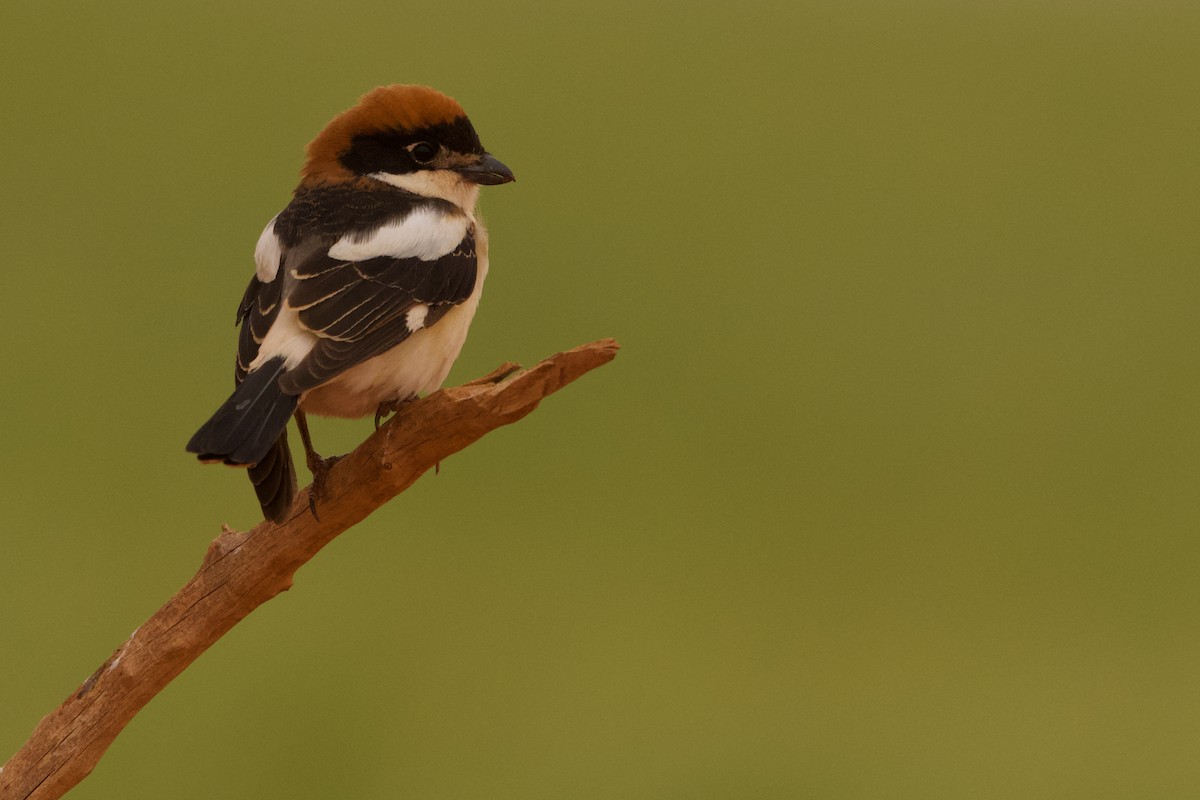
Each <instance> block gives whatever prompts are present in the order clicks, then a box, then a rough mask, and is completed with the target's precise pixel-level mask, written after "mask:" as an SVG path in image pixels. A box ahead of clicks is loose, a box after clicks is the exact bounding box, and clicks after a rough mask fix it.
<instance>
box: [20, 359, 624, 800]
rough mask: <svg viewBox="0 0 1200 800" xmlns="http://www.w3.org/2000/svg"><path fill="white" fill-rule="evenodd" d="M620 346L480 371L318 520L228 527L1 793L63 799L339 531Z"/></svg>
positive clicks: (57, 719) (403, 415)
mask: <svg viewBox="0 0 1200 800" xmlns="http://www.w3.org/2000/svg"><path fill="white" fill-rule="evenodd" d="M616 353H617V343H616V342H615V341H613V340H612V339H604V340H601V341H598V342H593V343H591V344H586V345H582V346H580V347H576V348H575V349H573V350H568V351H566V352H564V353H558V354H556V355H553V356H551V357H550V358H548V359H546V360H545V361H542V362H541V363H540V364H538V365H537V366H535V367H533V368H532V369H529V370H525V371H518V370H519V367H517V365H515V364H505V365H504V366H502V367H500V368H499V369H497V370H495V371H494V372H492V373H491V374H490V375H488V376H485V377H484V378H480V379H478V380H475V381H471V382H470V383H467V384H464V385H463V386H457V387H454V388H451V389H443V390H441V391H438V392H434V393H433V394H431V395H429V396H428V397H426V398H424V399H422V400H419V401H417V402H415V403H413V404H411V405H408V406H405V407H404V408H402V409H401V410H400V411H399V412H398V413H397V414H396V416H395V417H394V418H393V419H391V420H389V421H388V422H387V423H386V424H385V425H383V426H382V427H380V429H379V430H378V431H376V432H375V433H374V434H372V435H371V436H370V438H368V439H367V440H366V441H365V442H363V443H362V444H361V445H359V446H358V448H356V449H355V450H354V451H353V452H352V453H349V454H348V455H347V456H345V457H344V458H343V459H342V460H341V461H339V462H338V463H337V464H336V465H335V466H334V467H333V469H332V470H331V471H330V473H329V476H328V481H327V484H326V491H325V495H324V497H323V499H322V500H321V502H320V504H319V506H318V509H317V510H318V513H319V514H320V519H319V520H318V519H315V518H314V517H313V515H312V514H310V513H309V510H308V492H309V491H310V490H305V491H302V492H300V493H299V496H298V497H297V499H296V502H295V503H294V504H293V506H292V509H291V512H290V515H289V518H288V519H287V520H286V521H284V522H282V523H280V524H278V525H276V524H273V523H270V522H262V523H260V524H259V525H258V526H257V527H255V528H254V529H253V530H250V531H247V532H239V531H235V530H232V529H230V528H228V527H226V528H224V530H223V531H222V533H221V535H220V536H218V537H217V538H216V539H214V540H213V541H212V543H211V544H210V545H209V547H208V552H207V553H206V554H205V556H204V561H203V563H202V564H201V566H200V570H199V571H198V572H197V573H196V575H195V577H193V578H192V579H191V580H190V581H188V582H187V583H186V584H185V585H184V586H183V588H182V589H180V590H179V591H178V592H177V593H176V594H175V596H174V597H172V598H171V599H170V600H168V601H167V603H166V605H164V606H163V607H162V608H160V609H159V610H158V611H157V612H156V613H155V614H154V615H153V616H152V617H150V619H148V620H147V621H146V622H145V623H144V624H143V625H142V626H141V627H140V628H138V629H137V630H136V631H134V632H133V634H132V635H131V636H130V637H129V639H128V640H127V641H126V642H125V643H124V644H122V645H121V646H120V647H118V648H117V649H116V651H115V652H114V653H113V654H112V655H111V656H110V657H109V658H108V660H107V661H105V662H104V663H103V664H101V665H100V668H99V669H97V670H96V671H95V672H94V673H93V674H92V675H91V677H89V678H88V679H87V680H86V681H84V682H83V684H82V685H81V686H80V687H79V688H78V689H77V690H76V691H75V692H72V693H71V695H70V696H69V697H68V698H67V699H66V700H65V701H63V703H62V705H61V706H59V707H58V709H56V710H55V711H53V712H52V713H50V714H49V715H48V716H46V717H45V718H43V719H42V721H41V722H40V723H39V724H38V726H37V728H36V729H35V730H34V732H33V735H32V736H31V737H30V738H29V741H27V742H26V743H25V745H24V746H23V747H22V748H21V749H20V750H18V751H17V753H16V754H15V755H13V757H12V758H11V759H9V761H8V763H7V764H5V765H4V767H3V772H0V800H52V798H57V797H61V796H62V795H63V794H65V793H66V792H67V791H68V790H70V789H71V787H73V786H75V784H77V783H79V781H81V780H83V779H84V778H85V777H87V775H88V773H90V772H91V771H92V768H93V767H95V766H96V764H97V762H99V760H100V758H101V756H103V755H104V752H105V750H107V749H108V746H109V745H110V744H112V742H113V740H114V739H115V738H116V737H117V734H119V733H120V732H121V730H122V729H123V728H124V727H125V725H126V724H128V723H129V721H130V720H131V719H133V717H134V715H136V714H137V712H138V711H140V710H141V708H142V707H143V706H144V705H146V703H148V702H149V701H150V700H151V698H153V697H154V696H155V695H156V694H158V693H159V692H160V691H162V690H163V689H164V688H165V687H166V685H167V684H168V683H170V682H171V680H172V679H174V678H175V676H176V675H178V674H179V673H181V672H183V670H184V669H186V668H187V666H188V665H189V664H191V663H192V662H193V661H194V660H196V658H197V657H198V656H199V655H200V654H201V653H203V652H204V651H205V650H207V649H208V648H209V647H210V646H211V645H212V644H213V643H214V642H216V641H217V640H218V639H220V638H221V636H223V635H224V634H225V633H226V632H227V631H228V630H229V629H230V628H232V627H233V626H234V625H236V624H237V623H238V622H239V621H240V620H241V619H242V618H244V617H245V616H246V615H248V614H249V613H250V612H251V611H253V610H254V609H255V608H257V607H258V606H259V605H261V604H263V603H265V602H266V601H267V600H270V599H271V598H272V597H274V596H275V595H277V594H279V593H280V592H283V591H286V590H287V589H289V588H291V585H292V578H293V575H294V574H295V572H296V570H297V569H299V568H300V566H301V565H303V564H304V563H306V562H307V561H308V560H309V559H311V558H312V557H313V556H315V555H316V554H317V552H318V551H319V550H320V549H321V548H322V547H324V546H325V545H327V544H328V543H329V542H331V541H333V539H334V538H335V537H336V536H338V534H340V533H342V532H343V531H345V530H346V529H348V528H350V527H351V526H352V525H354V524H355V523H357V522H359V521H360V520H362V519H364V518H365V517H366V516H367V515H369V514H370V513H371V512H372V511H374V510H375V509H377V508H379V507H380V506H381V505H383V504H384V503H386V502H387V501H388V500H390V499H391V498H393V497H395V496H396V495H398V494H399V493H400V492H402V491H404V490H405V489H407V488H408V487H409V486H411V485H412V484H413V483H414V482H415V481H416V480H417V478H419V477H420V476H421V475H422V474H423V473H424V472H425V471H426V470H428V469H429V468H430V467H433V466H435V465H436V464H437V463H438V462H439V461H441V460H442V459H444V458H446V457H447V456H450V455H451V454H453V453H456V452H458V451H459V450H462V449H463V448H464V447H466V446H467V445H469V444H471V443H472V442H474V441H476V440H478V439H479V438H480V437H482V436H483V435H484V434H486V433H488V432H489V431H492V430H494V429H496V428H498V427H500V426H502V425H507V424H509V423H512V422H516V421H517V420H519V419H521V418H522V417H524V416H525V415H526V414H528V413H529V412H531V411H533V409H535V408H537V406H538V403H539V402H541V400H542V399H543V398H544V397H546V396H547V395H549V394H551V393H553V392H556V391H558V390H559V389H561V388H562V387H563V386H566V385H567V384H568V383H570V382H571V381H573V380H575V379H576V378H578V377H580V376H581V375H583V374H584V373H586V372H588V371H590V370H592V369H594V368H596V367H598V366H600V365H602V364H606V363H608V362H609V361H611V360H612V359H613V358H614V357H615V356H616ZM514 372H516V374H515V375H513V377H511V378H509V379H508V380H505V378H508V376H509V375H512V374H513V373H514Z"/></svg>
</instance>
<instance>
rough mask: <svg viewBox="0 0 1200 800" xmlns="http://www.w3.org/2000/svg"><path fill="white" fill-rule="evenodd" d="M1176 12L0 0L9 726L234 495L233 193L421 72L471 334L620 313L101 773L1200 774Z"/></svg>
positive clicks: (929, 794) (525, 340) (623, 779)
mask: <svg viewBox="0 0 1200 800" xmlns="http://www.w3.org/2000/svg"><path fill="white" fill-rule="evenodd" d="M1198 37H1200V6H1198V5H1196V4H1195V3H1180V2H1166V1H1165V0H1164V1H1161V2H1159V1H1156V0H1149V1H1148V2H1133V1H1132V0H1102V1H1101V2H1097V3H1086V4H1085V3H1071V2H1048V3H1035V2H1030V1H1029V0H1014V2H1004V3H978V2H947V1H946V0H916V1H915V2H857V1H853V2H835V1H834V0H827V1H826V2H807V1H806V0H791V2H783V1H782V0H781V1H780V2H754V1H752V2H746V3H736V4H724V3H722V4H718V3H709V2H701V3H686V4H685V3H667V4H647V3H641V2H639V3H633V2H612V3H603V4H588V5H575V4H556V3H543V2H533V1H532V0H516V1H515V2H511V3H505V4H494V3H479V2H474V0H467V2H465V3H459V4H453V5H450V6H429V5H424V6H422V5H414V4H397V3H382V2H374V3H372V2H347V3H334V4H329V3H324V4H316V3H309V2H300V3H295V2H292V3H283V2H275V0H270V1H269V2H257V3H252V4H247V3H241V2H237V3H235V2H229V1H228V0H218V1H217V2H209V3H205V4H198V3H172V4H159V3H128V2H109V3H103V4H101V3H94V2H77V3H65V2H37V3H33V2H27V1H26V0H6V2H5V3H4V4H3V6H2V7H0V69H2V71H3V72H2V75H3V81H2V85H3V88H2V89H0V92H2V98H3V99H2V112H3V117H4V123H3V125H0V137H2V138H0V144H2V145H3V146H2V148H0V174H2V175H3V184H2V185H3V189H2V191H3V195H4V202H3V214H0V255H2V262H3V264H4V267H5V269H4V299H5V302H4V309H5V314H4V320H5V332H6V336H5V348H4V349H5V357H4V365H5V380H4V381H3V383H2V385H0V386H2V388H0V391H2V392H3V394H2V396H0V397H2V401H0V402H2V405H0V411H2V412H3V413H2V415H0V424H2V425H3V441H4V445H5V447H4V455H3V458H2V460H0V486H3V497H4V500H3V503H2V504H0V641H2V642H3V646H0V758H5V757H7V754H9V753H11V752H12V751H14V750H15V749H16V748H17V747H18V746H19V745H20V744H21V742H22V741H24V739H25V738H26V736H27V735H28V734H29V732H30V731H31V730H32V728H33V726H34V725H35V724H36V722H37V720H38V719H39V718H40V716H41V715H42V714H44V713H46V712H48V711H49V710H50V709H51V708H53V707H54V706H55V705H56V704H57V703H58V702H59V701H60V700H61V699H62V698H63V697H64V696H65V695H66V694H67V693H68V692H70V691H71V690H72V689H74V688H75V687H76V686H77V685H78V684H79V683H80V682H81V681H82V680H83V679H84V678H86V677H87V675H88V674H89V673H91V671H92V670H93V669H94V668H95V667H96V666H97V665H98V664H99V663H100V662H101V661H102V660H103V659H104V658H105V657H107V655H108V654H109V653H110V652H111V651H112V650H113V648H114V647H116V646H117V645H118V644H119V643H120V642H121V641H122V640H123V639H124V638H125V637H126V636H128V635H129V632H130V631H131V630H132V629H133V628H134V627H135V626H137V625H138V624H140V623H141V621H142V620H143V619H144V618H145V617H146V616H148V615H149V614H150V613H152V612H153V611H154V610H155V609H156V608H157V607H158V605H159V604H160V603H161V602H162V601H163V600H165V599H166V597H168V596H169V594H170V593H171V592H173V591H174V590H175V589H176V588H177V587H178V586H179V585H180V584H181V583H182V582H183V581H184V580H185V579H186V578H187V577H188V576H189V575H190V574H191V573H192V572H193V571H194V570H195V568H196V567H197V566H198V565H199V562H200V558H201V556H202V554H203V552H204V547H205V545H206V543H207V542H208V540H209V539H211V538H212V537H213V536H214V535H215V534H216V533H217V532H218V529H219V527H218V526H219V524H220V523H221V522H222V521H227V522H230V523H231V524H234V525H236V526H240V527H246V526H249V525H251V524H253V523H254V522H256V521H257V519H258V517H257V509H256V506H255V503H254V499H253V493H252V492H251V491H250V487H249V485H248V484H247V483H246V481H245V480H244V478H243V477H242V476H241V475H240V474H235V473H233V472H231V471H228V470H222V469H217V468H211V467H210V468H204V467H201V466H198V465H197V464H195V463H194V462H193V461H192V460H191V459H190V458H189V457H188V456H186V455H185V454H184V452H183V444H184V442H185V441H186V440H187V438H188V436H189V435H190V434H191V432H192V431H193V429H194V428H195V427H196V426H197V425H198V424H199V423H200V422H201V421H203V419H204V418H205V417H206V416H207V415H208V413H209V412H211V410H212V409H213V408H214V407H215V406H216V405H217V404H218V403H219V402H220V401H221V400H222V399H223V397H224V396H225V394H226V392H227V389H228V386H229V382H230V380H231V373H232V354H233V344H234V328H233V325H232V323H233V316H234V310H235V307H236V304H237V301H238V299H239V297H240V294H241V291H242V288H243V286H244V283H245V280H246V279H247V277H248V275H249V273H250V270H251V269H252V264H251V259H250V253H251V250H252V248H253V244H254V242H255V240H256V238H257V236H258V233H259V231H260V230H261V229H262V226H263V225H264V224H265V223H266V221H267V220H268V219H270V217H271V216H272V215H273V214H274V213H275V212H276V211H277V210H278V209H279V208H280V207H281V206H282V205H283V204H284V203H285V202H286V201H287V198H288V196H289V192H290V190H291V188H292V186H293V185H294V180H295V175H296V172H297V170H298V169H299V167H300V158H301V153H302V148H303V145H304V144H305V143H306V142H307V141H308V139H309V138H310V137H311V136H312V135H313V134H314V133H315V132H316V131H317V130H318V129H319V128H320V127H321V126H322V125H323V124H324V122H325V121H326V120H327V119H328V118H329V117H331V116H332V115H333V114H335V113H336V112H338V111H340V110H342V109H344V108H346V107H348V106H349V105H351V104H352V103H353V102H354V101H355V99H356V98H357V97H358V96H359V94H361V93H362V92H364V91H366V90H367V89H369V88H371V87H373V86H375V85H377V84H381V83H391V82H421V83H429V84H431V85H434V86H436V87H438V88H440V89H442V90H443V91H446V92H448V93H450V94H452V95H454V96H455V97H457V98H458V99H459V100H460V101H461V102H462V103H463V104H464V106H465V107H466V109H467V110H468V112H469V113H470V114H471V117H472V119H473V120H474V122H475V124H476V126H477V128H478V130H479V131H480V133H481V135H482V137H483V140H484V143H485V144H486V145H487V146H488V147H489V149H491V150H492V151H493V152H494V153H496V154H497V155H498V156H499V157H501V158H502V159H504V161H505V162H507V163H508V164H510V165H511V166H512V167H513V168H514V170H515V171H516V172H517V175H518V177H519V182H518V183H516V184H514V185H511V186H504V187H499V188H496V189H488V190H486V191H485V200H484V210H485V213H486V215H487V218H488V221H489V226H490V228H491V230H492V272H491V276H490V277H489V282H488V286H487V290H486V292H485V297H484V302H483V305H482V308H481V311H480V314H479V316H478V317H477V320H476V323H475V326H474V329H473V332H472V337H471V339H470V340H469V341H468V344H467V348H466V351H465V353H464V355H463V357H462V358H461V359H460V361H459V364H458V366H457V367H456V369H455V372H454V373H453V375H452V376H451V380H452V381H461V380H465V379H469V378H471V377H474V376H476V375H478V374H482V373H483V372H485V371H487V370H488V369H490V368H491V367H493V366H495V365H496V364H498V363H499V362H501V361H504V360H506V359H516V360H521V361H523V362H525V363H532V362H533V361H535V360H537V359H538V358H540V357H542V356H544V355H547V354H549V353H551V352H554V351H556V350H560V349H565V348H567V347H571V346H574V345H576V344H579V343H581V342H584V341H589V340H592V339H595V338H599V337H602V336H615V337H616V338H618V339H619V340H620V341H621V343H622V345H623V347H624V349H623V351H622V353H621V355H620V357H619V358H618V360H617V361H616V362H615V363H614V364H612V365H610V366H607V367H605V368H604V369H602V370H600V371H598V372H596V373H594V374H593V375H590V376H588V377H587V378H585V379H584V380H583V381H581V382H580V383H579V384H576V385H575V386H572V387H571V388H569V389H568V390H566V391H565V392H563V393H562V394H561V395H557V396H555V397H554V398H552V399H551V400H549V401H547V402H546V404H545V405H544V406H543V407H542V408H541V409H540V410H539V411H538V412H537V413H536V414H534V415H533V416H531V417H529V418H528V419H526V420H525V421H523V422H521V423H520V424H518V425H516V426H513V427H511V428H507V429H503V430H501V431H499V432H497V433H495V434H493V435H492V436H490V437H489V438H487V439H486V440H484V441H482V442H480V443H479V444H478V445H476V446H474V447H472V448H470V449H469V450H467V451H465V452H464V453H462V454H460V455H458V456H455V457H454V458H453V459H451V460H449V461H447V462H446V463H445V464H443V469H442V472H441V475H439V476H437V477H434V476H432V475H431V476H427V477H426V478H424V479H423V480H422V481H421V482H420V483H418V484H417V485H416V486H415V487H414V488H413V489H412V490H411V491H409V492H408V493H406V494H404V495H403V496H402V497H401V498H399V499H398V500H397V501H395V502H393V503H392V504H391V505H389V506H388V507H386V508H384V509H383V510H381V511H380V512H379V513H377V514H376V515H374V516H373V517H372V518H371V519H370V520H368V521H367V522H365V523H363V524H362V525H361V526H359V527H358V528H356V529H355V530H354V531H352V532H350V533H348V534H347V535H345V536H344V537H343V538H341V539H339V540H338V541H337V542H336V543H335V544H334V545H333V546H331V547H330V548H329V549H328V550H327V551H326V552H324V553H322V554H321V556H320V557H319V558H318V559H317V560H316V561H314V562H313V563H312V564H310V565H309V566H307V567H305V568H304V569H303V570H301V572H300V573H299V575H298V580H297V583H296V587H295V589H294V590H293V591H291V592H289V593H288V594H287V595H285V596H282V597H280V598H278V599H276V600H275V601H273V602H272V603H270V604H268V605H267V606H266V607H264V608H262V609H260V610H259V611H258V612H256V613H255V614H254V615H253V616H252V617H250V618H249V619H247V620H246V621H245V622H244V623H243V624H241V625H240V626H239V627H238V628H237V629H235V630H234V631H233V632H232V633H231V634H229V635H228V636H227V637H225V639H223V640H222V641H221V642H220V643H219V644H218V645H217V646H216V647H215V648H213V650H211V651H210V652H209V653H208V654H206V655H205V656H204V657H203V658H202V659H200V660H199V662H197V663H196V664H195V665H194V666H193V667H192V668H191V669H189V670H188V671H187V672H186V673H185V674H184V675H183V676H182V677H180V678H179V679H178V680H177V681H176V682H175V683H174V684H173V685H172V686H171V687H170V688H169V689H168V690H167V691H166V692H165V693H164V694H162V695H161V696H160V697H158V698H157V699H156V700H155V701H154V702H153V703H152V704H151V705H150V706H149V707H148V708H147V709H146V710H145V711H144V712H143V713H142V714H141V715H140V716H139V717H138V718H137V719H136V720H135V721H134V722H133V724H132V725H130V727H129V728H128V729H127V730H126V731H125V733H124V734H123V735H122V736H121V737H120V738H119V739H118V740H117V742H116V744H115V745H114V746H113V748H112V749H111V751H110V752H109V754H108V755H107V756H106V757H105V759H104V760H103V761H102V762H101V765H100V767H99V768H98V769H97V770H96V772H95V773H94V774H93V775H92V776H91V777H90V778H88V780H86V781H85V782H84V783H83V784H82V785H81V786H80V787H79V788H78V789H77V790H75V793H74V794H73V795H72V797H78V798H80V799H81V800H83V799H84V798H130V797H171V798H211V797H222V798H256V800H262V798H274V797H279V798H285V797H286V798H325V797H347V798H395V797H416V798H481V797H487V798H581V799H586V798H748V797H754V798H801V797H819V798H862V797H889V798H894V797H913V798H924V799H927V798H963V797H971V798H985V797H996V798H1012V797H1022V798H1035V797H1054V798H1064V797H1081V798H1082V797H1088V798H1091V797H1097V796H1106V797H1133V796H1137V797H1186V796H1195V795H1197V794H1200V766H1197V763H1198V762H1197V759H1196V757H1195V753H1196V750H1197V747H1198V746H1200V715H1197V713H1196V709H1197V708H1200V683H1198V682H1197V680H1196V676H1195V672H1196V664H1197V663H1200V642H1198V637H1197V630H1198V628H1200V599H1198V592H1197V588H1196V587H1197V584H1198V579H1200V544H1198V538H1197V532H1198V527H1200V526H1198V524H1197V523H1198V522H1200V508H1198V501H1197V491H1196V489H1197V486H1198V485H1200V469H1198V466H1197V463H1198V462H1197V452H1198V445H1200V441H1198V438H1200V437H1198V433H1200V426H1198V425H1197V403H1196V396H1197V390H1198V389H1200V379H1198V378H1197V369H1196V367H1197V356H1198V355H1200V354H1198V352H1197V350H1198V343H1200V337H1198V336H1197V325H1196V307H1197V300H1198V295H1200V281H1198V278H1197V270H1196V265H1195V261H1196V254H1197V244H1198V242H1197V231H1198V226H1197V218H1196V209H1197V185H1198V183H1197V179H1198V177H1200V175H1198V174H1197V173H1198V171H1200V159H1198V156H1197V139H1196V136H1197V131H1198V130H1200V110H1198V106H1197V102H1196V86H1197V82H1198V79H1200V50H1198V48H1197V46H1196V42H1197V40H1198ZM369 426H370V422H369V421H366V422H362V423H345V422H329V421H319V422H317V423H316V430H315V435H316V437H317V441H318V445H319V446H320V447H321V448H322V449H323V450H326V451H329V452H338V451H344V450H347V449H349V448H351V447H353V446H354V444H355V443H356V442H357V441H358V440H360V439H361V438H362V437H363V436H364V435H365V434H366V432H367V431H368V429H369Z"/></svg>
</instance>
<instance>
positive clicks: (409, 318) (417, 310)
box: [404, 303, 429, 333]
mask: <svg viewBox="0 0 1200 800" xmlns="http://www.w3.org/2000/svg"><path fill="white" fill-rule="evenodd" d="M428 314H429V306H427V305H425V304H424V303H419V304H417V305H415V306H413V307H412V308H410V309H409V310H408V313H407V314H405V315H404V324H405V325H407V326H408V329H409V330H410V331H412V332H414V333H415V332H417V331H419V330H421V328H424V327H425V317H426V315H428Z"/></svg>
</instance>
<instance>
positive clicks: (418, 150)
mask: <svg viewBox="0 0 1200 800" xmlns="http://www.w3.org/2000/svg"><path fill="white" fill-rule="evenodd" d="M408 152H409V153H411V154H412V157H413V161H416V162H417V163H418V164H428V163H429V162H430V161H433V159H434V157H435V156H436V155H437V154H438V146H437V145H436V144H430V143H429V142H417V143H416V144H414V145H413V146H412V147H410V148H408Z"/></svg>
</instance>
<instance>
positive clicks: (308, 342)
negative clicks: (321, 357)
mask: <svg viewBox="0 0 1200 800" xmlns="http://www.w3.org/2000/svg"><path fill="white" fill-rule="evenodd" d="M316 344H317V336H316V335H315V334H313V333H312V332H311V331H309V330H308V329H307V328H305V327H304V326H303V325H301V324H300V315H299V313H298V312H297V311H296V309H294V308H292V307H291V306H290V305H288V304H287V303H286V302H285V303H284V304H283V308H281V309H279V316H278V317H276V318H275V321H274V322H272V323H271V329H270V330H269V331H267V335H266V336H265V337H264V338H263V343H262V344H261V345H259V348H258V356H257V357H256V358H255V359H254V360H253V361H251V362H250V371H251V372H253V371H254V370H256V369H258V368H259V367H261V366H262V365H263V363H264V362H266V361H270V360H271V359H272V358H275V357H276V356H283V362H284V365H285V366H286V367H287V368H288V369H291V368H292V367H294V366H296V365H297V364H299V363H300V362H301V361H303V360H304V357H305V356H306V355H308V354H309V351H311V350H312V349H313V347H314V346H316Z"/></svg>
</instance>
